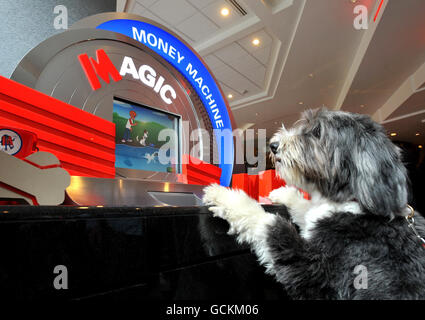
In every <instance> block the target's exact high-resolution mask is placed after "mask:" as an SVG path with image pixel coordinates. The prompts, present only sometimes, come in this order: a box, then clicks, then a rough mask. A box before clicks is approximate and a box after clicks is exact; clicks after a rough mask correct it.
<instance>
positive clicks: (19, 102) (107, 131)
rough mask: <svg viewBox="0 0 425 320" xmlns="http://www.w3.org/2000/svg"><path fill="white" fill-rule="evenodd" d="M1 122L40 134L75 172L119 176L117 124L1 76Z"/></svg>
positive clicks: (42, 146) (41, 146) (43, 144)
mask: <svg viewBox="0 0 425 320" xmlns="http://www.w3.org/2000/svg"><path fill="white" fill-rule="evenodd" d="M0 125H2V126H9V127H15V128H21V129H25V130H28V131H31V132H34V133H35V134H37V136H38V139H39V143H38V147H39V149H40V150H41V151H48V152H51V153H53V154H55V155H56V156H57V157H58V158H59V160H60V161H61V163H62V166H63V167H64V168H65V169H67V170H68V171H69V172H70V174H71V175H80V176H91V177H103V178H106V177H108V178H113V177H115V125H114V124H113V123H112V122H110V121H106V120H104V119H102V118H99V117H97V116H95V115H93V114H91V113H88V112H86V111H83V110H81V109H79V108H76V107H74V106H71V105H69V104H67V103H65V102H62V101H60V100H57V99H55V98H52V97H50V96H47V95H45V94H43V93H41V92H38V91H36V90H34V89H31V88H28V87H26V86H24V85H22V84H19V83H17V82H14V81H12V80H9V79H6V78H4V77H1V76H0Z"/></svg>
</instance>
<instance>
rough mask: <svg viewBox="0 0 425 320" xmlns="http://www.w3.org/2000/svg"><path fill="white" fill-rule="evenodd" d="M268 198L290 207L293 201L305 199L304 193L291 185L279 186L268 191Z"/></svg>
mask: <svg viewBox="0 0 425 320" xmlns="http://www.w3.org/2000/svg"><path fill="white" fill-rule="evenodd" d="M268 198H269V199H270V200H271V202H273V203H276V204H283V205H285V206H287V207H291V206H292V205H294V203H297V202H300V201H305V199H304V194H303V193H302V192H301V191H299V190H298V189H297V188H295V187H293V186H285V187H280V188H279V189H275V190H273V191H272V192H270V194H269V196H268Z"/></svg>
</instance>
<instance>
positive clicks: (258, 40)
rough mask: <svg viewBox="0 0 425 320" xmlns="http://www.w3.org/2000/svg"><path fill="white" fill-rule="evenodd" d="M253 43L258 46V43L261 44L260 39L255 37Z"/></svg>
mask: <svg viewBox="0 0 425 320" xmlns="http://www.w3.org/2000/svg"><path fill="white" fill-rule="evenodd" d="M252 44H253V45H254V46H258V45H259V44H260V39H258V38H255V39H254V40H252Z"/></svg>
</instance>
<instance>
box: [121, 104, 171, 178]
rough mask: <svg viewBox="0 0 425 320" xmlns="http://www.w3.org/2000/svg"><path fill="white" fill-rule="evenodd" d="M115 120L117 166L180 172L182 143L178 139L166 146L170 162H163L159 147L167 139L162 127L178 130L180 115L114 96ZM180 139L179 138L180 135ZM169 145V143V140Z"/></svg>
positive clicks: (168, 139)
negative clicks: (160, 134) (162, 139)
mask: <svg viewBox="0 0 425 320" xmlns="http://www.w3.org/2000/svg"><path fill="white" fill-rule="evenodd" d="M113 122H114V123H115V143H116V146H115V167H117V168H127V169H136V170H146V171H159V172H168V173H178V172H179V170H178V164H176V163H178V162H179V161H176V160H178V155H179V145H178V144H179V143H178V141H176V142H175V143H174V144H175V145H173V144H172V143H171V148H169V149H168V150H167V153H166V156H167V158H170V159H176V160H174V161H169V162H168V163H161V162H160V159H159V149H160V148H161V146H163V145H164V144H165V143H169V141H170V138H167V141H159V140H158V135H159V133H160V132H161V130H163V129H171V130H174V131H175V132H177V133H178V128H179V117H178V116H176V115H173V114H170V113H166V112H164V111H159V110H155V109H151V108H149V107H145V106H142V105H138V104H135V103H129V102H125V101H122V100H118V99H114V108H113ZM177 140H178V139H177ZM169 145H170V143H169Z"/></svg>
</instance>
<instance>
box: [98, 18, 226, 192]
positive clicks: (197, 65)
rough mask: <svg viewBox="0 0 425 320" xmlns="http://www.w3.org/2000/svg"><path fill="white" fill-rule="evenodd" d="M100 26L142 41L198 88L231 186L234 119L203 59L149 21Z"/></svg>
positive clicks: (112, 22) (223, 179)
mask: <svg viewBox="0 0 425 320" xmlns="http://www.w3.org/2000/svg"><path fill="white" fill-rule="evenodd" d="M97 29H103V30H109V31H114V32H117V33H121V34H124V35H126V36H128V37H130V38H133V39H135V40H137V41H139V42H141V43H143V44H144V45H146V46H147V47H149V48H150V49H152V50H153V51H155V52H156V53H158V54H159V55H160V56H161V57H163V58H164V59H165V60H166V61H168V62H169V63H170V64H171V65H172V66H174V67H175V68H176V69H177V70H178V71H179V72H180V73H181V74H182V75H183V76H184V77H185V78H186V79H187V80H188V81H189V83H190V84H191V85H192V87H193V88H195V90H196V93H197V94H198V96H199V97H200V98H201V101H202V102H203V104H204V106H205V109H206V111H207V113H208V116H209V118H210V121H211V124H212V127H213V129H214V132H215V134H216V138H217V141H219V143H218V151H219V159H220V163H219V166H220V168H221V170H222V171H221V177H220V183H221V185H224V186H229V185H230V181H231V179H232V172H233V160H234V145H233V136H232V134H231V132H232V130H233V129H232V123H231V120H230V116H229V113H228V110H227V107H226V103H225V101H224V98H223V96H222V94H221V92H220V89H219V88H218V86H217V84H216V82H215V81H214V78H213V77H212V75H211V74H210V72H209V71H208V69H207V67H206V66H205V65H204V63H203V62H202V61H201V60H200V59H199V58H198V56H197V55H196V54H195V53H194V52H193V51H192V49H191V48H190V47H188V46H187V45H186V44H184V43H183V42H182V41H181V40H179V39H178V38H177V37H175V36H174V35H172V34H170V33H169V32H167V31H165V30H163V29H161V28H159V27H157V26H155V25H152V24H150V23H147V22H143V21H137V20H131V19H115V20H110V21H107V22H104V23H102V24H100V25H99V26H97ZM229 130H230V134H229Z"/></svg>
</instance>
